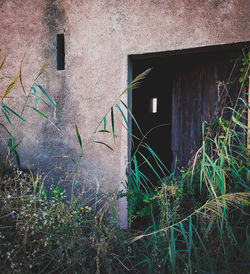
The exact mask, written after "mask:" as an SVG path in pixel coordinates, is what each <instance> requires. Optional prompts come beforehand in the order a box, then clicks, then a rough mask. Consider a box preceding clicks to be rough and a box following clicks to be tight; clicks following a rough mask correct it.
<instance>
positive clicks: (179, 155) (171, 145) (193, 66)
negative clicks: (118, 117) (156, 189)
mask: <svg viewBox="0 0 250 274" xmlns="http://www.w3.org/2000/svg"><path fill="white" fill-rule="evenodd" d="M241 47H242V45H235V46H233V47H232V46H231V47H230V46H229V47H228V46H225V47H211V48H207V49H202V50H193V51H186V52H185V51H182V52H179V53H174V54H172V55H171V56H164V55H162V56H152V55H150V56H147V55H146V56H133V57H131V64H132V77H133V78H135V77H136V76H137V75H138V74H140V73H142V72H143V71H145V70H146V69H148V68H152V70H151V72H150V73H149V74H148V76H147V77H146V79H145V80H144V81H143V82H142V84H141V86H140V87H139V88H137V89H135V90H133V91H132V112H133V115H134V116H135V119H136V120H137V123H138V124H139V125H140V128H141V130H142V132H143V134H144V135H146V137H145V142H146V143H147V144H148V145H149V146H150V147H151V148H152V149H153V150H154V152H155V153H156V154H157V155H158V156H159V158H160V159H161V161H162V162H163V163H164V165H165V166H166V168H167V169H168V170H169V172H171V171H173V170H174V169H175V168H176V167H177V169H178V168H181V167H184V168H185V167H187V166H188V164H189V161H190V160H191V159H192V157H193V156H194V153H195V152H196V151H197V149H198V148H199V147H200V145H201V141H202V130H201V125H202V122H203V121H207V122H210V121H211V119H213V116H214V113H215V108H216V102H217V99H218V90H217V89H218V87H217V83H218V81H224V82H227V79H228V76H229V74H230V71H231V69H232V66H233V61H234V58H235V57H238V56H239V55H240V53H241V50H240V49H241ZM230 97H231V99H232V101H233V100H234V98H235V97H236V94H234V93H233V91H231V94H230ZM155 101H157V109H155V106H154V109H152V104H153V102H154V104H155ZM132 133H133V135H134V137H133V138H132V146H131V155H132V156H133V155H134V154H135V153H136V155H137V161H138V163H139V165H141V166H140V170H141V172H142V173H143V174H144V175H145V176H146V177H147V178H148V179H149V180H150V181H151V182H156V181H159V179H158V178H157V177H156V175H155V172H153V171H152V168H149V166H148V165H147V164H146V163H145V159H144V158H143V157H141V154H143V155H144V156H145V157H146V158H147V159H149V161H150V163H151V164H152V166H153V168H154V169H155V170H156V171H157V172H159V174H160V176H162V177H163V176H164V175H163V174H162V170H161V169H160V168H159V166H158V165H157V164H156V163H155V162H154V159H153V157H152V155H151V154H150V153H149V152H148V151H147V149H145V148H144V147H143V146H141V145H140V144H141V143H140V140H139V139H141V137H142V135H141V133H140V131H139V129H138V128H137V126H136V124H135V123H134V122H133V123H132ZM137 137H139V139H137ZM138 152H139V153H138ZM140 153H141V154H140ZM132 168H133V167H132ZM169 172H167V174H166V175H168V174H169Z"/></svg>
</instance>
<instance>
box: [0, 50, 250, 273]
mask: <svg viewBox="0 0 250 274" xmlns="http://www.w3.org/2000/svg"><path fill="white" fill-rule="evenodd" d="M243 53H244V54H245V51H244V52H243ZM248 54H249V53H248ZM4 61H5V60H4ZM241 63H242V66H243V70H242V71H241V72H242V74H241V75H240V78H239V77H238V78H239V80H240V84H241V86H240V91H239V94H240V95H239V96H238V98H237V99H236V101H235V102H234V105H230V106H228V105H227V104H224V103H225V102H226V101H225V100H224V103H223V102H221V101H219V102H218V108H217V110H216V115H215V117H213V120H212V121H210V122H209V123H207V124H206V123H203V125H202V130H203V135H202V136H203V142H202V147H201V148H200V149H199V150H198V151H197V153H196V156H195V158H194V159H193V160H192V161H191V162H190V165H189V166H188V167H187V168H186V169H185V170H180V171H179V173H175V172H173V173H171V174H170V175H169V176H160V175H159V174H156V176H157V177H158V179H159V181H158V183H157V185H156V186H155V187H153V186H152V185H151V184H150V182H149V181H147V179H146V178H145V176H144V175H143V174H142V173H141V172H140V168H139V167H138V165H137V160H136V157H137V155H135V156H134V157H133V158H132V161H133V164H134V167H135V168H134V169H133V170H131V171H130V173H129V172H128V173H127V175H128V176H127V177H128V181H127V182H126V183H127V191H126V192H125V193H116V192H114V193H106V194H104V193H96V192H95V191H93V193H94V194H93V196H90V199H92V200H93V202H92V203H91V201H90V199H88V200H87V201H86V192H85V189H84V188H82V191H78V192H77V191H76V189H75V187H76V182H78V180H79V176H78V174H79V170H78V169H79V163H80V161H81V159H82V157H83V155H84V149H85V148H84V147H83V144H82V139H81V135H80V132H79V130H78V127H77V126H75V131H76V137H77V139H78V142H79V146H80V154H79V157H76V158H73V157H71V156H68V158H69V159H70V160H71V161H72V162H73V163H74V164H75V173H74V174H75V175H73V176H72V177H73V178H72V191H71V200H70V201H68V200H67V199H65V190H64V189H62V188H61V187H60V185H58V186H56V187H54V188H52V189H51V191H49V190H48V189H47V190H46V189H45V188H44V178H43V176H39V174H37V175H34V174H32V173H31V172H30V171H27V172H23V171H20V170H18V169H15V168H13V169H11V171H10V173H9V174H8V173H6V174H5V176H3V177H2V178H1V186H0V233H1V234H0V258H1V264H0V271H1V272H3V273H13V272H17V273H63V272H65V273H246V272H247V270H248V269H249V261H248V254H249V250H250V240H249V239H250V238H249V223H248V218H249V202H250V194H249V181H248V177H247V176H248V173H249V149H247V144H246V143H245V136H246V134H247V131H248V128H247V127H246V125H245V120H244V119H245V117H246V113H247V111H249V105H248V103H247V101H246V100H245V99H246V98H242V97H241V95H242V94H244V93H245V94H246V92H247V91H246V86H247V85H246V80H247V76H248V74H249V55H248V56H247V55H246V54H245V55H244V56H243V60H242V62H241ZM235 67H237V66H235ZM145 75H146V73H145V74H143V75H141V76H139V77H138V78H137V79H136V80H134V81H133V83H132V84H131V85H129V87H128V89H129V88H131V87H133V86H134V85H137V84H138V81H140V80H142V79H143V77H144V76H145ZM234 81H235V80H234ZM234 81H231V80H230V79H229V81H228V83H224V84H223V85H222V87H223V89H222V90H220V91H221V92H222V93H223V92H224V93H225V94H229V93H228V89H229V88H230V86H231V85H232V84H233V82H234ZM128 89H126V90H125V91H124V92H126V91H127V90H128ZM31 91H34V90H33V89H31ZM124 92H123V93H124ZM123 93H122V94H123ZM46 94H47V93H46ZM30 96H31V95H30ZM33 97H34V99H36V96H35V94H34V93H33ZM46 97H47V96H46ZM222 97H223V96H222ZM47 98H50V97H47ZM229 101H230V100H229ZM120 104H121V105H120ZM121 106H123V107H124V110H128V109H127V106H126V104H124V102H123V101H121V97H120V96H119V97H118V98H117V99H116V100H115V102H114V104H113V105H112V106H111V108H110V109H109V110H108V111H107V113H106V114H105V115H104V118H103V119H102V121H100V123H99V124H98V126H97V127H96V129H95V130H94V134H93V135H92V136H91V138H90V140H89V141H88V143H90V142H97V143H99V144H100V143H101V144H103V145H105V146H107V145H106V144H105V143H102V142H98V141H96V140H95V139H94V136H95V133H97V132H99V131H100V132H103V133H105V134H112V136H113V137H114V139H115V138H116V136H117V135H116V133H115V126H114V115H115V107H116V109H117V110H118V113H120V114H121V115H122V117H123V118H124V121H125V124H126V125H127V126H128V123H127V119H126V117H125V115H124V112H123V110H122V108H121ZM128 112H129V110H128ZM226 112H227V114H225V113H226ZM130 115H131V113H130ZM40 116H43V115H41V114H40ZM5 117H6V116H5ZM20 117H21V116H20ZM108 117H110V122H111V123H110V124H111V130H108V129H107V119H108ZM17 118H18V119H20V118H19V117H18V116H17ZM43 118H45V117H43ZM133 119H134V117H133ZM7 122H8V123H9V121H8V119H7ZM9 125H10V124H9ZM101 125H103V129H102V130H100V126H101ZM128 132H129V133H130V129H129V126H128ZM141 145H144V146H145V147H146V148H147V149H148V151H149V153H151V155H152V158H153V159H154V160H155V161H156V162H157V164H158V166H159V167H160V169H162V170H164V169H165V167H164V164H163V163H162V162H161V160H160V159H159V158H158V157H157V155H156V154H155V153H154V151H153V150H152V149H151V148H150V147H148V146H147V144H145V143H141ZM110 149H112V148H111V147H110ZM145 162H146V164H148V166H149V168H152V165H151V164H150V162H149V161H148V160H147V158H145ZM78 184H79V182H78ZM121 196H126V197H127V198H128V202H129V208H128V213H129V219H130V222H135V221H136V220H139V221H141V220H142V219H141V218H144V221H145V222H147V227H146V228H145V230H144V231H138V230H123V229H121V227H120V226H119V223H118V221H117V214H116V210H115V202H116V200H117V199H118V198H119V197H121ZM100 201H105V202H104V203H102V206H101V207H99V208H98V210H97V207H96V205H97V204H98V203H99V202H100Z"/></svg>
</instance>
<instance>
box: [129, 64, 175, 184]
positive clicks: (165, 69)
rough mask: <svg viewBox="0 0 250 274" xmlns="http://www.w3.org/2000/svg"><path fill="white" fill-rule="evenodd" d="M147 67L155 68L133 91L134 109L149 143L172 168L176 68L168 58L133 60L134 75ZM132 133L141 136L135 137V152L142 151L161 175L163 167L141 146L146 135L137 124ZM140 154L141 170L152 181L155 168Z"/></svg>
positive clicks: (165, 163) (133, 149)
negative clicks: (172, 66) (170, 63)
mask: <svg viewBox="0 0 250 274" xmlns="http://www.w3.org/2000/svg"><path fill="white" fill-rule="evenodd" d="M147 68H152V70H151V71H150V73H149V74H148V75H147V77H146V78H145V79H144V80H143V82H142V84H141V86H140V87H139V88H137V89H136V90H134V91H133V93H132V101H133V104H132V106H133V107H132V112H133V115H134V116H135V119H136V121H137V123H138V124H139V126H140V129H141V131H142V133H143V134H144V136H145V137H144V141H145V143H147V144H148V145H149V146H150V147H151V148H152V149H153V150H154V152H155V153H156V154H157V156H158V157H159V158H160V159H161V161H162V162H163V163H164V165H165V166H166V168H167V170H168V171H170V170H171V163H172V157H173V155H172V149H171V138H172V137H171V135H172V131H171V129H172V79H173V75H172V69H171V66H168V65H167V60H165V59H164V60H162V59H156V60H155V59H149V60H139V61H135V62H134V63H133V78H135V77H136V76H137V75H138V74H140V73H142V72H143V71H145V70H146V69H147ZM132 132H133V135H134V136H136V137H138V139H137V138H136V137H135V138H133V145H132V155H133V154H134V153H135V152H136V150H138V151H139V153H142V154H143V155H144V156H145V157H146V158H147V159H149V161H150V163H151V164H152V165H153V167H154V169H155V170H156V171H157V172H159V174H160V173H161V172H160V170H159V167H158V166H157V164H156V162H155V161H154V159H153V158H154V157H153V156H152V154H151V153H150V152H149V151H148V149H146V148H145V147H144V146H143V145H141V146H140V147H139V148H138V146H139V145H140V141H141V138H142V137H143V136H142V134H141V132H140V130H139V129H138V127H137V126H136V124H135V123H133V125H132ZM139 153H137V154H136V155H138V157H137V161H138V164H139V165H141V166H140V170H141V172H142V173H143V174H144V175H145V176H146V177H147V178H148V179H149V180H151V181H152V180H153V181H154V180H156V179H157V178H155V174H154V173H152V169H150V168H149V167H148V165H147V163H145V161H144V159H143V157H142V156H141V155H140V154H139ZM143 162H144V164H143ZM167 170H165V172H166V175H169V174H168V173H169V172H168V171H167ZM161 176H162V174H161ZM158 180H159V179H158Z"/></svg>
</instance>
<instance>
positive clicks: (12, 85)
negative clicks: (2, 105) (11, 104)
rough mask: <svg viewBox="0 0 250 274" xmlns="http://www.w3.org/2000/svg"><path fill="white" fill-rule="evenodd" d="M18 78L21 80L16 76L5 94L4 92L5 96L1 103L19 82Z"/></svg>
mask: <svg viewBox="0 0 250 274" xmlns="http://www.w3.org/2000/svg"><path fill="white" fill-rule="evenodd" d="M18 78H19V75H17V76H15V77H14V78H13V79H12V80H11V82H10V84H9V85H8V87H7V89H6V90H5V92H4V94H3V96H2V98H1V101H3V99H4V98H5V97H6V96H7V95H8V94H9V93H10V92H11V90H12V88H13V87H14V85H15V83H16V82H17V80H18Z"/></svg>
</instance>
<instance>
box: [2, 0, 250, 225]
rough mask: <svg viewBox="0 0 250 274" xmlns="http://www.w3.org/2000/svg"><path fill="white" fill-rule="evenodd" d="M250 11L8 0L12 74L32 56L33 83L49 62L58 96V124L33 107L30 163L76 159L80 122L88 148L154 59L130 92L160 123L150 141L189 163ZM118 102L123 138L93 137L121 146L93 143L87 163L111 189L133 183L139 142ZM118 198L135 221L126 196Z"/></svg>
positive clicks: (168, 157) (222, 5)
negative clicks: (130, 175)
mask: <svg viewBox="0 0 250 274" xmlns="http://www.w3.org/2000/svg"><path fill="white" fill-rule="evenodd" d="M249 14H250V5H249V1H248V0H190V1H187V0H175V1H173V0H84V1H82V0H74V1H69V0H45V1H38V0H0V35H1V45H0V48H1V56H3V55H8V57H7V59H6V63H5V72H6V74H10V75H13V74H15V73H17V72H18V71H19V67H20V63H21V61H22V77H23V83H24V85H25V87H26V88H27V89H29V88H30V87H31V85H32V83H33V81H34V78H35V77H36V74H37V72H38V71H39V68H40V67H41V65H42V64H43V63H44V61H45V60H46V61H48V66H47V69H46V70H45V72H44V73H43V75H42V76H41V77H40V79H39V83H40V84H41V85H42V86H43V87H44V89H45V90H46V91H47V93H48V94H49V95H50V96H51V98H52V99H53V100H54V101H55V103H56V105H57V109H56V113H54V114H53V115H51V114H50V119H51V120H52V121H53V124H54V125H56V127H54V126H51V125H50V123H48V121H46V120H45V119H44V120H42V119H41V117H38V116H37V113H35V112H34V111H32V110H28V111H27V112H26V113H24V118H25V119H26V120H27V121H26V123H23V124H22V126H21V127H20V128H19V136H20V140H21V144H20V147H19V154H20V158H21V163H22V166H23V167H25V168H30V169H32V170H42V171H43V172H45V173H50V172H52V171H53V172H59V171H57V169H56V168H57V167H58V166H61V167H63V169H66V168H68V167H69V168H70V165H71V163H70V161H69V159H68V158H67V157H65V156H70V157H73V158H74V157H75V155H79V153H80V152H79V151H80V147H79V143H78V140H77V136H76V131H75V125H77V127H78V130H79V133H80V135H81V138H82V142H83V147H84V145H86V142H87V140H89V138H90V136H92V133H93V131H94V130H95V127H96V125H98V123H99V122H100V121H102V120H103V116H104V115H105V113H106V112H107V111H108V110H109V109H110V107H111V106H112V104H113V103H114V101H115V99H116V98H118V97H119V95H120V94H121V92H122V91H123V90H124V89H125V88H126V87H127V85H128V83H129V82H130V81H131V80H132V79H133V78H135V77H136V76H137V75H138V74H140V73H142V72H143V71H145V70H146V69H148V68H152V70H151V72H150V73H149V74H148V76H147V77H146V78H145V79H144V81H143V82H142V84H141V86H140V87H139V88H138V89H136V90H129V91H128V93H125V94H124V95H123V96H122V100H123V102H125V103H126V104H127V105H128V106H129V108H130V109H131V110H132V113H133V115H134V116H135V118H136V120H137V122H138V124H139V125H140V126H141V130H142V131H143V132H144V134H145V133H146V132H148V131H150V130H151V129H153V128H155V130H153V131H152V132H151V134H149V135H148V142H149V143H150V145H151V146H152V147H153V149H154V150H155V151H156V153H157V154H159V157H160V158H161V159H162V160H163V161H164V162H165V163H166V166H167V167H168V168H169V170H171V169H173V165H174V163H176V162H178V164H179V165H181V166H185V165H186V164H187V162H188V160H189V157H190V155H191V153H192V151H194V150H195V149H197V147H198V146H199V145H200V139H201V123H202V121H205V120H209V119H210V118H211V115H212V114H213V112H214V107H215V102H216V100H217V86H216V82H217V81H225V80H226V79H227V76H228V72H229V71H228V70H229V65H228V63H229V61H230V60H229V59H230V56H231V54H235V52H236V53H237V52H240V50H241V48H242V47H243V46H244V45H246V44H247V43H249V41H250V20H249ZM16 92H17V93H18V92H20V94H21V88H20V87H18V88H16ZM13 100H15V99H13ZM14 102H15V101H14ZM18 107H20V106H19V105H18V104H17V105H16V109H18ZM113 111H114V123H115V133H116V135H117V136H118V137H117V138H115V140H114V138H113V136H112V134H103V133H102V132H98V131H97V132H96V134H95V136H94V138H92V140H94V141H97V142H103V143H105V144H108V146H110V147H112V149H113V150H112V151H111V150H110V149H109V148H108V147H107V146H105V145H103V144H101V143H94V142H91V143H90V144H89V145H88V147H87V148H86V151H84V156H83V158H82V161H81V166H80V167H81V168H82V169H84V170H86V172H87V174H88V176H89V180H91V182H92V183H93V184H96V185H97V186H96V187H97V188H100V189H101V190H110V189H115V188H122V187H124V185H122V184H121V181H122V180H123V179H124V176H125V171H126V167H127V165H128V163H129V162H130V160H131V159H130V158H131V154H132V153H133V152H134V151H135V147H136V146H134V145H133V144H132V143H133V140H132V138H131V137H130V136H129V133H128V130H127V129H126V125H125V123H124V118H123V117H122V115H121V113H120V112H119V109H118V108H116V107H114V109H113ZM123 112H124V113H125V114H126V113H127V112H126V108H124V107H123ZM128 123H130V125H132V134H133V135H137V133H138V132H137V129H136V127H135V125H133V122H132V120H131V118H130V119H128ZM124 125H125V126H124ZM161 125H164V126H161ZM102 128H103V124H101V128H100V129H102ZM58 129H59V130H58ZM107 130H109V131H111V122H110V116H109V117H107ZM134 142H135V143H136V139H135V140H134ZM163 148H164V149H163ZM117 203H118V210H119V216H120V221H121V224H122V225H123V226H126V224H127V216H126V214H127V213H126V199H120V200H118V202H117Z"/></svg>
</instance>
